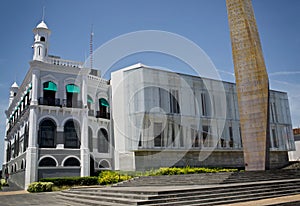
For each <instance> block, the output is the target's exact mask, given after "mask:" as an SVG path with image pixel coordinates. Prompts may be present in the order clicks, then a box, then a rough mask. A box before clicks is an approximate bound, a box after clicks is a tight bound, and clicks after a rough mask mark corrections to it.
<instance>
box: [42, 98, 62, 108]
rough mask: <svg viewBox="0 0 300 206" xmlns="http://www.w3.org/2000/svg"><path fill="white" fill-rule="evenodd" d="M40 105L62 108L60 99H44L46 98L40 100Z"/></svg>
mask: <svg viewBox="0 0 300 206" xmlns="http://www.w3.org/2000/svg"><path fill="white" fill-rule="evenodd" d="M39 105H48V106H55V107H60V106H61V104H60V99H56V98H55V99H54V98H44V97H40V98H39Z"/></svg>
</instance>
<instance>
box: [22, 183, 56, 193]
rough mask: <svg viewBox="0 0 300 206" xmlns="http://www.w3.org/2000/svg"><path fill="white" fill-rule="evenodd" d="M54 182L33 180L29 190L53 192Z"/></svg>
mask: <svg viewBox="0 0 300 206" xmlns="http://www.w3.org/2000/svg"><path fill="white" fill-rule="evenodd" d="M52 186H53V183H52V182H33V183H31V184H30V185H29V186H28V189H27V191H28V192H51V191H52Z"/></svg>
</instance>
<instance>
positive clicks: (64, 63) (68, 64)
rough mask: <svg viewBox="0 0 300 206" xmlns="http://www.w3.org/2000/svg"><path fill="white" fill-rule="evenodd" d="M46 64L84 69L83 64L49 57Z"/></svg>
mask: <svg viewBox="0 0 300 206" xmlns="http://www.w3.org/2000/svg"><path fill="white" fill-rule="evenodd" d="M45 62H46V63H49V64H55V65H60V66H66V67H74V68H82V66H83V63H82V62H76V61H71V60H66V59H60V58H53V57H48V58H47V59H46V60H45Z"/></svg>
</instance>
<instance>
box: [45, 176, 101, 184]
mask: <svg viewBox="0 0 300 206" xmlns="http://www.w3.org/2000/svg"><path fill="white" fill-rule="evenodd" d="M40 182H52V183H53V184H54V185H55V186H74V185H97V184H98V177H53V178H43V179H40Z"/></svg>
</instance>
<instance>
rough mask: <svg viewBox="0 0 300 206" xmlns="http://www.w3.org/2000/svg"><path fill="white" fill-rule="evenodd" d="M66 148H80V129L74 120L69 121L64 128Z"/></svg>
mask: <svg viewBox="0 0 300 206" xmlns="http://www.w3.org/2000/svg"><path fill="white" fill-rule="evenodd" d="M64 138H65V148H79V147H80V127H79V124H78V123H77V122H75V121H73V120H69V121H67V122H66V123H65V126H64Z"/></svg>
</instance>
